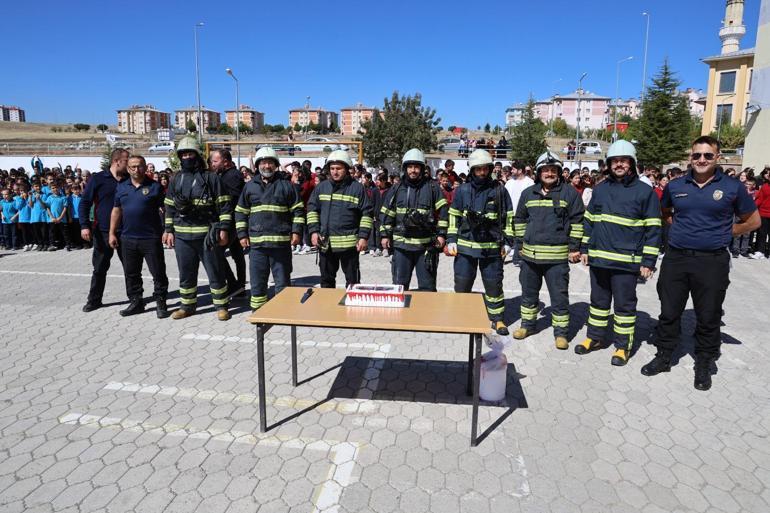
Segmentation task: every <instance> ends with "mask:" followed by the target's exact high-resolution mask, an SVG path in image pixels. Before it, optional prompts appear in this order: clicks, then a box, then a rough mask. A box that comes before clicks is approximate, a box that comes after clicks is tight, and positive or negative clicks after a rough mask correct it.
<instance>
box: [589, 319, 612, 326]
mask: <svg viewBox="0 0 770 513" xmlns="http://www.w3.org/2000/svg"><path fill="white" fill-rule="evenodd" d="M588 324H590V325H591V326H597V327H599V328H606V327H607V325H608V324H609V321H607V320H606V319H604V320H601V319H594V318H593V317H589V318H588Z"/></svg>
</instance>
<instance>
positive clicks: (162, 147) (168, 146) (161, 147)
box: [147, 141, 174, 153]
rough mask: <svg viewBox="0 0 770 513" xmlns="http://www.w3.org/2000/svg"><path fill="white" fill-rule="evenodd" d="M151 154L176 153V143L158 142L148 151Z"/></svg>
mask: <svg viewBox="0 0 770 513" xmlns="http://www.w3.org/2000/svg"><path fill="white" fill-rule="evenodd" d="M147 151H148V152H150V153H168V152H170V151H174V143H173V142H171V141H165V142H158V143H155V144H153V145H152V146H150V147H149V148H148V149H147Z"/></svg>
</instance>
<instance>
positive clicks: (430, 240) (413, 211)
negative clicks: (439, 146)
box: [380, 148, 449, 292]
mask: <svg viewBox="0 0 770 513" xmlns="http://www.w3.org/2000/svg"><path fill="white" fill-rule="evenodd" d="M401 170H402V171H403V173H404V174H403V178H402V179H401V182H400V183H399V184H398V185H397V186H395V187H393V188H391V189H390V191H388V194H387V195H386V196H385V198H384V199H383V202H382V209H381V212H382V214H381V218H380V219H381V223H382V228H381V229H382V240H381V243H382V248H383V249H388V250H390V249H391V247H392V248H393V259H392V260H391V273H392V274H393V283H395V284H396V285H403V286H404V288H405V289H407V290H408V289H409V282H410V281H411V279H412V271H416V274H417V287H418V290H428V291H432V292H435V291H436V273H437V272H438V254H439V251H440V250H441V249H442V248H443V247H444V244H445V243H446V231H447V227H448V226H449V221H448V219H447V210H448V208H449V206H448V204H447V201H446V199H444V195H443V194H442V193H441V190H440V189H439V186H438V184H437V183H436V182H434V181H433V180H431V178H430V176H428V175H427V173H426V172H425V155H424V154H423V152H422V151H420V150H418V149H416V148H413V149H411V150H409V151H407V152H406V154H405V155H404V158H403V160H402V162H401Z"/></svg>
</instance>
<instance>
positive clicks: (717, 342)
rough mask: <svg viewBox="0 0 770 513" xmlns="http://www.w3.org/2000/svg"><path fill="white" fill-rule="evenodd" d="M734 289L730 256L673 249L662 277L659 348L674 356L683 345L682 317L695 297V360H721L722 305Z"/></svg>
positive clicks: (727, 254)
mask: <svg viewBox="0 0 770 513" xmlns="http://www.w3.org/2000/svg"><path fill="white" fill-rule="evenodd" d="M729 285H730V253H728V252H727V250H724V251H719V252H716V253H698V252H693V251H687V250H680V249H676V248H669V250H668V251H667V252H666V255H665V256H664V257H663V262H662V263H661V266H660V276H659V277H658V296H659V297H660V317H659V318H658V327H657V329H656V337H655V345H656V346H657V347H658V351H659V352H668V353H671V352H673V351H674V349H676V346H677V345H678V344H679V340H680V332H681V327H682V313H683V312H684V309H685V306H686V305H687V299H688V297H689V296H690V295H692V302H693V308H694V310H695V319H696V325H695V356H703V357H707V358H717V357H719V354H720V346H721V344H722V335H721V333H720V329H719V326H720V322H721V321H722V303H723V302H724V300H725V294H726V293H727V287H728V286H729Z"/></svg>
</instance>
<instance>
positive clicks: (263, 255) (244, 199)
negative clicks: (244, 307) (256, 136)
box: [235, 148, 305, 310]
mask: <svg viewBox="0 0 770 513" xmlns="http://www.w3.org/2000/svg"><path fill="white" fill-rule="evenodd" d="M254 165H255V167H256V168H257V170H258V171H259V173H257V174H256V175H255V176H254V178H253V179H252V180H251V181H250V182H248V183H247V184H246V186H245V187H244V189H243V192H242V193H241V197H240V199H239V200H238V205H237V206H236V207H235V229H236V230H237V232H238V239H240V243H241V246H242V247H243V248H249V247H250V248H251V249H250V251H249V271H250V275H251V302H250V306H251V308H252V310H257V309H258V308H259V307H261V306H262V305H264V304H265V303H266V302H267V279H268V278H269V276H270V271H271V270H272V272H273V281H275V293H276V294H278V293H279V292H281V291H282V290H283V289H284V288H286V287H287V286H288V285H289V279H290V275H291V270H292V266H291V247H292V246H293V245H297V244H299V243H300V234H301V233H302V228H303V225H304V224H305V205H304V203H302V199H301V198H300V197H299V194H298V193H297V190H296V189H295V188H294V185H293V184H292V183H291V182H290V181H288V180H283V179H281V178H280V177H279V176H278V173H277V170H278V167H279V166H280V161H279V160H278V155H277V154H276V152H275V150H274V149H273V148H260V149H259V150H258V151H257V155H256V160H255V162H254Z"/></svg>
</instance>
